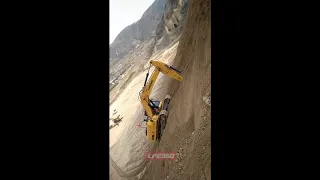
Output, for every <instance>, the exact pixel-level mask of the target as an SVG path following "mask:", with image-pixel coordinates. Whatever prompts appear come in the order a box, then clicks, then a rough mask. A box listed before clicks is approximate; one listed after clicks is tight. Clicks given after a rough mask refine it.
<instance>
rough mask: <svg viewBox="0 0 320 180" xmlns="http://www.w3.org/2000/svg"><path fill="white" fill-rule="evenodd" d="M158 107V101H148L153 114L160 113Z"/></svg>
mask: <svg viewBox="0 0 320 180" xmlns="http://www.w3.org/2000/svg"><path fill="white" fill-rule="evenodd" d="M159 105H160V101H156V100H150V103H149V106H150V107H151V109H152V111H153V113H154V114H159V113H160V109H159Z"/></svg>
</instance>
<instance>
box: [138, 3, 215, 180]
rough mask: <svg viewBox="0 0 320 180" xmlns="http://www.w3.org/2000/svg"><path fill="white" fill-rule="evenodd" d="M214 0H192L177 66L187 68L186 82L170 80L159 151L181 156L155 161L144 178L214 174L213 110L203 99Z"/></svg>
mask: <svg viewBox="0 0 320 180" xmlns="http://www.w3.org/2000/svg"><path fill="white" fill-rule="evenodd" d="M210 21H211V20H210V1H209V0H191V1H189V10H188V14H187V17H186V24H185V29H184V31H183V34H182V36H181V39H180V43H179V47H178V52H177V55H176V57H175V60H174V61H173V66H174V67H176V68H178V69H180V70H183V73H182V75H183V78H184V80H183V82H181V83H178V82H176V81H173V80H168V82H167V84H165V87H168V89H167V91H166V92H167V94H171V95H172V96H173V98H172V101H171V103H170V105H169V119H168V124H167V127H166V129H165V132H164V136H163V138H162V140H161V142H160V144H159V147H157V149H156V151H162V152H163V151H167V152H168V151H169V152H170V151H171V152H178V154H179V159H178V160H177V161H176V162H172V161H153V162H152V163H150V164H149V165H147V168H146V171H145V174H144V176H143V178H142V179H149V180H150V179H210V178H211V174H210V173H211V171H210V168H211V144H210V140H211V122H210V119H211V110H210V107H209V106H208V105H207V104H206V103H205V102H204V101H203V97H204V96H208V95H209V94H210V89H211V85H210V80H211V76H210V66H211V59H210V57H211V42H210V41H211V34H210V32H211V29H210V28H211V24H210Z"/></svg>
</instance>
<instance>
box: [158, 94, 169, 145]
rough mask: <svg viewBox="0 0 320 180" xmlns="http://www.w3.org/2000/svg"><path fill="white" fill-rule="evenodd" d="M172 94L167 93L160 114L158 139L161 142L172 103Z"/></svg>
mask: <svg viewBox="0 0 320 180" xmlns="http://www.w3.org/2000/svg"><path fill="white" fill-rule="evenodd" d="M170 100H171V96H170V95H167V96H166V98H165V99H164V102H163V107H162V111H161V112H160V114H159V118H158V121H157V132H158V133H157V140H158V141H159V142H160V140H161V137H162V134H163V132H164V129H165V128H166V124H167V119H168V105H169V103H170Z"/></svg>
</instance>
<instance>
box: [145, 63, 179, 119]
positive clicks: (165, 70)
mask: <svg viewBox="0 0 320 180" xmlns="http://www.w3.org/2000/svg"><path fill="white" fill-rule="evenodd" d="M151 65H153V66H154V67H155V69H154V71H153V73H152V75H151V77H150V79H149V80H148V82H147V79H148V76H149V72H148V73H147V76H146V79H145V82H144V87H143V88H142V91H141V93H140V101H141V103H142V105H143V107H144V109H145V110H146V114H147V116H149V117H150V118H151V117H153V115H154V112H153V110H152V108H151V105H152V102H151V101H150V99H149V96H150V93H151V91H152V88H153V86H154V84H155V82H156V80H157V78H158V76H159V73H160V72H161V73H162V74H165V75H167V76H169V77H171V78H173V79H176V80H178V81H182V76H181V75H180V74H181V72H180V71H179V70H177V69H175V68H173V67H171V66H169V65H167V64H165V63H162V62H160V61H153V60H151V61H150V66H151Z"/></svg>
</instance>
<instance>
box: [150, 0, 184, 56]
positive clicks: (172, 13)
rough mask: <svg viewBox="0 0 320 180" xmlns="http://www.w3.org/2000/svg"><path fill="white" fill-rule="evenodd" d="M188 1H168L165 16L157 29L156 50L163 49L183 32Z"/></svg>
mask: <svg viewBox="0 0 320 180" xmlns="http://www.w3.org/2000/svg"><path fill="white" fill-rule="evenodd" d="M187 7H188V0H168V1H167V3H166V5H165V8H164V14H163V16H162V18H161V21H160V23H159V24H158V27H157V29H156V37H155V41H156V44H155V50H158V49H162V48H164V47H166V46H167V45H169V44H170V43H171V42H172V41H173V40H175V39H176V38H177V37H179V35H180V34H181V32H182V29H183V25H184V19H185V17H186V14H187Z"/></svg>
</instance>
